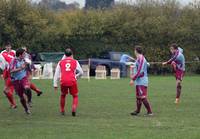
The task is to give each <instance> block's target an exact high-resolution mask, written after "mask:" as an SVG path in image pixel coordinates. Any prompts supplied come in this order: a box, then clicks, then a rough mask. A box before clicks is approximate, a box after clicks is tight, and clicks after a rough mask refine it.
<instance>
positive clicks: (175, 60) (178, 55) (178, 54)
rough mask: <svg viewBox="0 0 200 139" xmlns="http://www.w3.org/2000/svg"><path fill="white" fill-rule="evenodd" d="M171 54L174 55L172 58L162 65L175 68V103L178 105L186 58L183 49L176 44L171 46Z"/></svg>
mask: <svg viewBox="0 0 200 139" xmlns="http://www.w3.org/2000/svg"><path fill="white" fill-rule="evenodd" d="M170 52H171V53H172V58H171V59H170V60H168V61H167V62H163V63H162V64H163V65H167V64H171V65H172V67H173V70H174V72H175V78H176V100H175V102H174V103H176V104H178V103H179V102H180V95H181V88H182V86H181V82H182V80H183V76H184V73H185V57H184V55H183V49H181V48H179V47H178V46H177V44H175V43H174V44H171V45H170Z"/></svg>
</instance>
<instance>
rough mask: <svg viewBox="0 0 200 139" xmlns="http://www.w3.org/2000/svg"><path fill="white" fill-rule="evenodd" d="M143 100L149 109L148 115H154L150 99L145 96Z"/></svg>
mask: <svg viewBox="0 0 200 139" xmlns="http://www.w3.org/2000/svg"><path fill="white" fill-rule="evenodd" d="M142 102H143V104H144V106H145V108H146V109H147V115H150V116H151V115H153V113H152V110H151V106H150V104H149V101H148V100H147V98H143V99H142Z"/></svg>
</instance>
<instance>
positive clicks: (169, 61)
mask: <svg viewBox="0 0 200 139" xmlns="http://www.w3.org/2000/svg"><path fill="white" fill-rule="evenodd" d="M177 56H178V51H177V52H176V53H175V54H174V55H173V56H172V58H171V59H169V60H168V61H166V62H163V63H162V64H163V65H167V64H171V63H172V62H173V61H175V60H176V58H177Z"/></svg>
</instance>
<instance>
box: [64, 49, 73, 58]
mask: <svg viewBox="0 0 200 139" xmlns="http://www.w3.org/2000/svg"><path fill="white" fill-rule="evenodd" d="M65 56H66V57H72V56H73V52H72V50H71V49H70V48H67V49H65Z"/></svg>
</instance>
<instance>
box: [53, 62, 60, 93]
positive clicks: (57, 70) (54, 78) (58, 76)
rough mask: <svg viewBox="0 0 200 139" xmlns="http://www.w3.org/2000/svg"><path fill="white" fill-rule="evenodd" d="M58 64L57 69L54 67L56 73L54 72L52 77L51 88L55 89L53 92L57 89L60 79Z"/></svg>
mask: <svg viewBox="0 0 200 139" xmlns="http://www.w3.org/2000/svg"><path fill="white" fill-rule="evenodd" d="M60 71H61V70H60V62H59V63H58V65H57V67H56V71H55V74H54V77H53V87H54V89H55V91H57V88H58V80H59V79H60V74H61V72H60Z"/></svg>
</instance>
